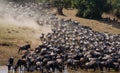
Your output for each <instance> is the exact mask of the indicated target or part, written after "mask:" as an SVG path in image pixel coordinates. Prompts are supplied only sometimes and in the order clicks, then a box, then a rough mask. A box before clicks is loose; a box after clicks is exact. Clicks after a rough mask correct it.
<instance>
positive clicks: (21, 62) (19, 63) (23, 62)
mask: <svg viewBox="0 0 120 73" xmlns="http://www.w3.org/2000/svg"><path fill="white" fill-rule="evenodd" d="M23 67H24V68H26V69H27V63H26V60H25V59H19V60H18V61H17V64H16V65H15V71H17V68H20V69H22V68H23Z"/></svg>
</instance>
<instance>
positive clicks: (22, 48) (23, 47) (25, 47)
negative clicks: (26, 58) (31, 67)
mask: <svg viewBox="0 0 120 73" xmlns="http://www.w3.org/2000/svg"><path fill="white" fill-rule="evenodd" d="M30 47H31V46H30V44H27V45H24V46H21V47H20V48H19V50H18V54H19V53H20V52H21V53H22V50H28V49H29V48H30Z"/></svg>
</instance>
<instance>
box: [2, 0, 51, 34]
mask: <svg viewBox="0 0 120 73" xmlns="http://www.w3.org/2000/svg"><path fill="white" fill-rule="evenodd" d="M47 12H49V9H48V10H45V9H44V8H43V7H42V4H41V3H39V4H35V3H25V4H17V3H14V2H5V1H4V0H0V25H3V24H9V25H17V26H22V27H29V28H33V29H35V30H41V31H43V32H46V33H47V32H50V31H51V29H50V28H51V26H49V25H44V24H47V22H48V21H49V20H47V19H48V17H49V15H47V14H48V13H47ZM38 22H39V23H41V24H38ZM42 29H43V30H42Z"/></svg>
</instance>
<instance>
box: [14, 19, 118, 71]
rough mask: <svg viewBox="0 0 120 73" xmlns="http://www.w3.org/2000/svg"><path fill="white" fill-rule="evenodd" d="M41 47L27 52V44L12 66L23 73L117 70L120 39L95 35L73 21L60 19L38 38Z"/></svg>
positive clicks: (103, 34)
mask: <svg viewBox="0 0 120 73" xmlns="http://www.w3.org/2000/svg"><path fill="white" fill-rule="evenodd" d="M40 39H41V41H42V44H41V45H39V46H38V47H37V48H35V50H30V49H29V48H30V44H27V45H25V46H22V47H20V49H19V51H18V53H20V50H27V51H26V52H25V53H24V54H23V55H22V57H21V59H19V60H18V62H17V64H16V65H15V67H14V68H15V71H16V70H17V68H18V67H21V66H24V67H25V68H26V70H27V71H34V70H38V71H41V72H42V73H51V72H54V71H55V69H57V70H59V71H60V72H62V71H63V70H64V67H65V66H67V68H69V69H73V70H77V69H79V68H80V69H85V70H89V69H93V70H94V71H96V70H98V69H99V70H100V71H104V70H108V71H110V70H111V69H112V70H115V71H119V70H120V35H119V34H108V33H104V32H96V31H93V30H92V29H91V28H89V27H86V26H81V25H79V23H77V22H76V21H71V20H64V19H61V20H60V21H59V24H55V25H54V28H53V29H52V33H48V34H47V35H44V34H42V35H41V36H40Z"/></svg>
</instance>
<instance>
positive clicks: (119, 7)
mask: <svg viewBox="0 0 120 73" xmlns="http://www.w3.org/2000/svg"><path fill="white" fill-rule="evenodd" d="M108 3H109V4H110V6H111V10H110V11H111V12H112V14H113V15H115V16H117V17H118V18H120V0H108Z"/></svg>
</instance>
